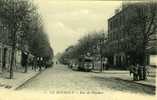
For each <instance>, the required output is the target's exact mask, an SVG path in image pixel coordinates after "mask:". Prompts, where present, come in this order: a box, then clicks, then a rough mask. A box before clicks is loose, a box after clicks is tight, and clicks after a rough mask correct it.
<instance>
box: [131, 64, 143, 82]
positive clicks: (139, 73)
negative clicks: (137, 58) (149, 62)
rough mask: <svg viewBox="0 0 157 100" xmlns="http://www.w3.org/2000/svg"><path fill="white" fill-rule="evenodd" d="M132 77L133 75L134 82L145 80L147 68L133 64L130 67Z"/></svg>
mask: <svg viewBox="0 0 157 100" xmlns="http://www.w3.org/2000/svg"><path fill="white" fill-rule="evenodd" d="M129 70H130V75H131V74H133V80H134V81H138V80H144V79H145V78H146V77H145V76H146V68H145V67H144V66H141V65H139V64H132V65H131V66H130V69H129Z"/></svg>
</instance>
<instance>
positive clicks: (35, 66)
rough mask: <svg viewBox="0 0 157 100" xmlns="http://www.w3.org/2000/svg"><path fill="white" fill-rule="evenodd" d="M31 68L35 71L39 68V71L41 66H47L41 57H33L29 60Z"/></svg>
mask: <svg viewBox="0 0 157 100" xmlns="http://www.w3.org/2000/svg"><path fill="white" fill-rule="evenodd" d="M31 66H32V69H34V70H35V71H36V70H37V69H39V71H41V70H42V67H44V68H47V66H46V60H44V58H43V57H33V60H32V61H31Z"/></svg>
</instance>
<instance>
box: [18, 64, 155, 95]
mask: <svg viewBox="0 0 157 100" xmlns="http://www.w3.org/2000/svg"><path fill="white" fill-rule="evenodd" d="M128 74H129V72H127V71H125V72H124V71H118V72H116V71H112V72H108V73H105V72H103V73H91V72H88V73H86V72H80V71H73V70H69V68H68V67H67V66H65V65H61V64H58V65H54V67H53V68H50V69H48V70H45V71H44V72H43V73H41V74H40V75H39V76H37V77H35V78H34V79H32V80H30V81H29V82H28V83H26V84H25V85H24V86H22V87H20V88H19V89H18V90H19V91H29V90H32V91H36V92H37V91H39V92H43V93H50V94H54V93H56V92H58V93H60V94H64V93H65V94H66V93H67V94H68V93H71V92H73V94H79V92H81V91H82V92H85V91H88V92H91V93H92V92H93V94H94V93H96V94H104V93H105V92H106V91H124V92H130V93H141V94H149V95H153V94H155V88H154V87H153V86H152V87H151V86H149V85H148V86H146V85H142V84H137V83H132V82H129V81H125V80H123V79H121V77H122V76H123V77H127V78H129V76H128ZM76 78H77V79H76ZM45 85H46V86H45Z"/></svg>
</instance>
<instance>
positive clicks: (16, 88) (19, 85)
mask: <svg viewBox="0 0 157 100" xmlns="http://www.w3.org/2000/svg"><path fill="white" fill-rule="evenodd" d="M45 70H46V69H44V70H42V71H41V72H37V73H36V74H34V75H33V76H32V77H30V78H28V79H25V80H24V81H23V82H21V83H20V84H18V85H17V86H15V87H13V88H12V90H18V89H19V88H20V87H22V86H23V85H24V84H26V83H27V82H29V81H30V80H32V79H33V78H35V77H37V76H38V75H39V74H41V73H42V72H44V71H45Z"/></svg>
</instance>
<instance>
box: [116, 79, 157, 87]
mask: <svg viewBox="0 0 157 100" xmlns="http://www.w3.org/2000/svg"><path fill="white" fill-rule="evenodd" d="M113 78H115V79H118V80H123V81H126V82H132V83H135V84H139V85H143V86H147V87H150V88H156V86H155V85H150V84H144V83H140V82H138V81H131V80H126V79H121V78H117V77H113Z"/></svg>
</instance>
